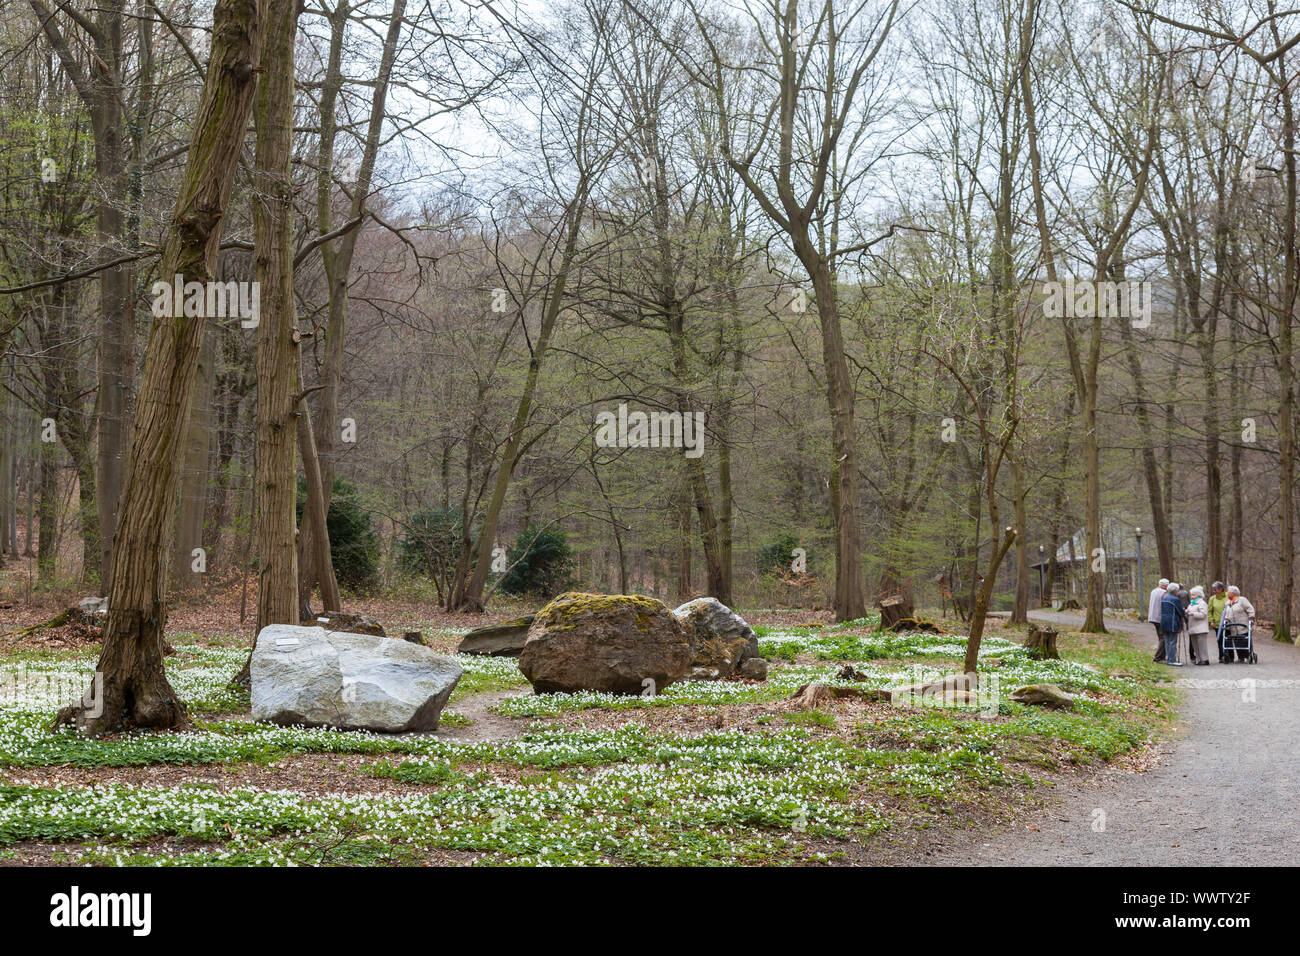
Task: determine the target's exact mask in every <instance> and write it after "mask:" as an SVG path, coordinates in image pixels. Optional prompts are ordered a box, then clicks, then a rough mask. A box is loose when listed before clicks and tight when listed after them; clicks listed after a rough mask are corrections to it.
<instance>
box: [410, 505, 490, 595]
mask: <svg viewBox="0 0 1300 956" xmlns="http://www.w3.org/2000/svg"><path fill="white" fill-rule="evenodd" d="M472 537H473V535H472V534H471V538H472ZM471 546H472V545H471ZM460 552H461V520H460V511H459V510H455V509H451V508H425V509H423V510H421V511H417V512H415V514H413V515H411V517H410V520H409V521H407V523H406V533H405V534H404V535H403V536H402V537H401V538H400V539H398V542H397V566H398V567H399V568H401V570H402V571H404V572H405V573H407V574H423V575H426V576H427V577H430V578H438V577H441V576H442V575H443V574H444V573H446V572H447V571H448V570H450V569H454V568H455V567H456V562H457V561H459V560H460ZM471 553H472V552H471Z"/></svg>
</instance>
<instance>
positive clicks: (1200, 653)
mask: <svg viewBox="0 0 1300 956" xmlns="http://www.w3.org/2000/svg"><path fill="white" fill-rule="evenodd" d="M1191 597H1192V600H1191V602H1190V603H1189V604H1188V605H1187V637H1188V640H1189V641H1190V642H1191V650H1192V660H1194V661H1195V662H1196V663H1197V664H1198V665H1202V664H1209V663H1210V607H1209V605H1208V604H1207V603H1206V602H1205V588H1203V587H1201V586H1199V585H1197V586H1196V587H1194V588H1192V592H1191Z"/></svg>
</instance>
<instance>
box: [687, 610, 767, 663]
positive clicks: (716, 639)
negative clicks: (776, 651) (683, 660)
mask: <svg viewBox="0 0 1300 956" xmlns="http://www.w3.org/2000/svg"><path fill="white" fill-rule="evenodd" d="M673 616H674V617H676V618H677V620H678V621H679V622H680V623H681V625H682V630H683V631H685V632H686V638H687V640H689V641H690V642H691V666H692V667H696V668H704V669H706V671H715V670H716V671H717V676H718V677H731V676H732V675H734V674H735V673H736V671H737V670H739V669H740V666H741V665H742V664H743V663H745V661H747V660H749V659H750V658H753V657H758V656H759V653H758V637H757V636H755V634H754V630H753V628H751V627H750V626H749V625H748V624H747V623H745V619H744V618H743V617H741V616H740V615H739V614H737V613H736V612H735V611H733V610H732V609H731V608H729V607H727V605H725V604H723V603H722V602H721V601H719V600H718V599H717V598H711V597H704V598H698V599H696V600H694V601H687V602H686V603H685V604H683V605H682V606H681V607H679V608H677V610H675V611H673Z"/></svg>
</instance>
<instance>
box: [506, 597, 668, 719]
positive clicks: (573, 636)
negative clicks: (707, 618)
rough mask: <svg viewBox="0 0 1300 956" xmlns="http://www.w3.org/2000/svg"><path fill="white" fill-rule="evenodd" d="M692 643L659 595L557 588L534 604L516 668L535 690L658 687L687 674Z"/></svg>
mask: <svg viewBox="0 0 1300 956" xmlns="http://www.w3.org/2000/svg"><path fill="white" fill-rule="evenodd" d="M690 664H691V644H690V641H689V640H688V639H687V637H686V633H685V632H684V631H683V630H682V626H681V624H679V623H678V621H677V618H676V617H674V616H673V612H672V611H671V610H670V609H669V608H668V606H667V605H666V604H664V603H663V602H662V601H656V600H655V599H654V598H649V597H644V596H642V595H639V594H582V593H579V592H577V591H569V592H566V593H564V594H561V595H560V596H559V597H557V598H556V599H555V600H553V601H551V603H550V604H548V605H546V607H544V608H542V609H541V610H540V611H538V612H537V616H536V617H535V618H534V619H533V623H532V626H531V627H529V629H528V640H527V641H525V642H524V647H523V650H522V651H521V652H520V654H519V670H520V671H521V672H523V675H524V676H525V677H526V678H528V681H529V683H531V684H532V685H533V690H535V691H536V692H538V693H552V692H557V691H579V690H593V691H604V692H606V693H610V694H640V693H643V692H645V691H647V690H649V691H650V692H651V693H657V692H658V691H659V690H660V689H662V688H663V687H666V686H667V685H668V684H671V683H673V682H674V681H677V680H681V679H682V677H683V676H685V674H686V672H687V670H688V669H689V668H690Z"/></svg>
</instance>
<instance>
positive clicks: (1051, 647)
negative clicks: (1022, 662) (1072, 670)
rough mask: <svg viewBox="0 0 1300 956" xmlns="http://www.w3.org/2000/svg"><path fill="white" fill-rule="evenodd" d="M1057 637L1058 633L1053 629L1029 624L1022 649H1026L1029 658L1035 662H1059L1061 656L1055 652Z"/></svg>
mask: <svg viewBox="0 0 1300 956" xmlns="http://www.w3.org/2000/svg"><path fill="white" fill-rule="evenodd" d="M1058 636H1059V632H1058V631H1057V630H1056V629H1055V628H1051V627H1043V626H1042V625H1039V624H1030V625H1029V636H1028V637H1026V638H1025V643H1024V647H1026V648H1028V650H1029V656H1030V657H1032V658H1033V659H1034V660H1036V661H1059V660H1060V659H1061V655H1060V653H1059V652H1058V651H1057V650H1056V638H1057V637H1058Z"/></svg>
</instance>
